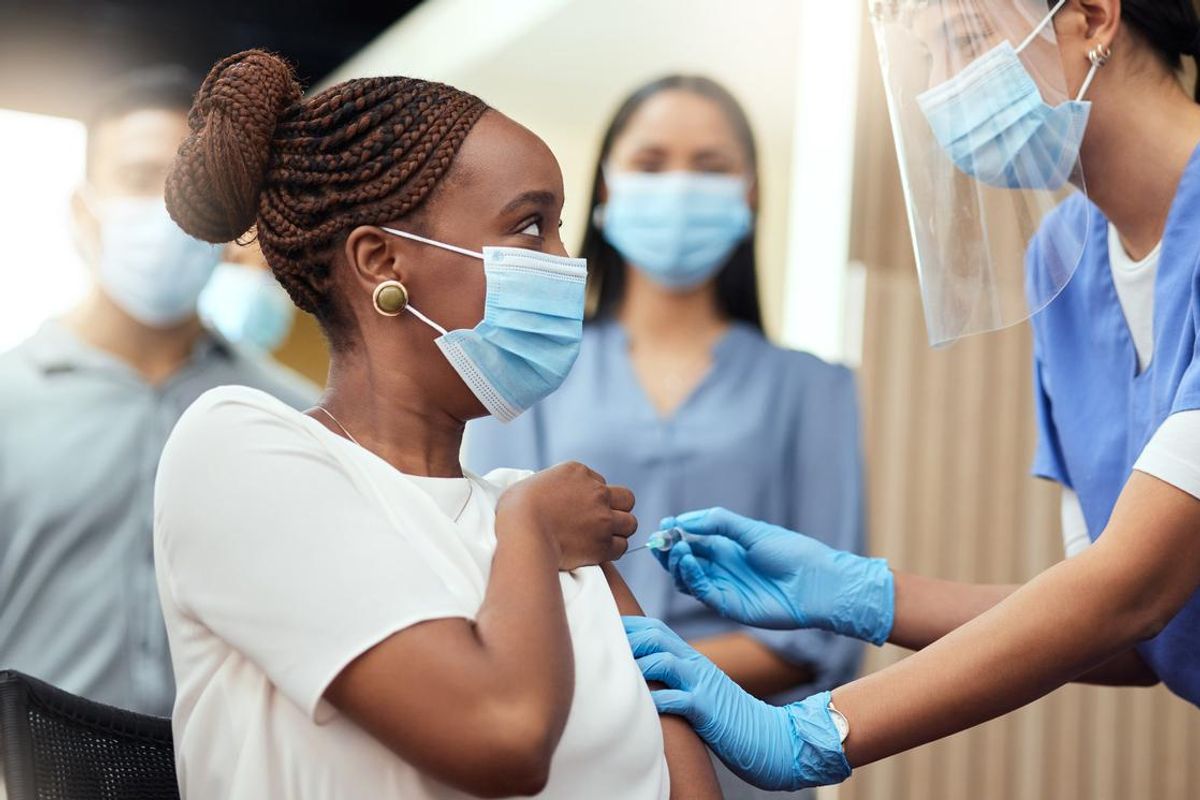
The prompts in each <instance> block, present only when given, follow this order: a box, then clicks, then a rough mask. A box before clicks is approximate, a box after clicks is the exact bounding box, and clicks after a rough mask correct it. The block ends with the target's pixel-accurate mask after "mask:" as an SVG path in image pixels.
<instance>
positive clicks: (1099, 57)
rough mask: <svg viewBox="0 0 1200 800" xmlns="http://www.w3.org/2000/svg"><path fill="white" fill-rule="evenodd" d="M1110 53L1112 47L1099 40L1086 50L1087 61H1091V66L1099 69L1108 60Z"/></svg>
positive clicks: (1110, 56)
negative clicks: (1098, 42)
mask: <svg viewBox="0 0 1200 800" xmlns="http://www.w3.org/2000/svg"><path fill="white" fill-rule="evenodd" d="M1112 54H1113V52H1112V48H1111V47H1109V46H1108V45H1106V44H1105V43H1104V42H1101V43H1100V44H1098V45H1096V46H1095V47H1093V48H1092V49H1091V50H1089V51H1088V61H1090V62H1092V66H1093V67H1095V68H1096V69H1099V68H1100V67H1103V66H1104V65H1105V64H1107V63H1108V62H1109V59H1111V58H1112Z"/></svg>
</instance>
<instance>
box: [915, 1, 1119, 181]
mask: <svg viewBox="0 0 1200 800" xmlns="http://www.w3.org/2000/svg"><path fill="white" fill-rule="evenodd" d="M1065 2H1066V0H1062V1H1061V2H1060V3H1059V4H1058V5H1057V6H1055V7H1054V9H1053V10H1051V12H1050V14H1049V16H1047V17H1046V18H1045V19H1044V20H1043V21H1042V23H1041V24H1040V25H1039V26H1038V27H1037V28H1036V29H1035V30H1034V31H1033V33H1032V34H1030V36H1029V37H1028V38H1027V39H1026V40H1025V41H1024V42H1022V43H1021V45H1020V46H1019V47H1016V48H1014V47H1013V46H1012V44H1011V43H1009V42H1007V41H1005V42H1002V43H1001V44H999V45H997V46H996V47H994V48H992V49H991V50H990V51H988V52H987V53H985V54H984V55H982V56H980V57H979V58H978V59H976V60H975V61H974V62H972V63H971V64H969V65H968V66H967V67H966V68H965V69H963V70H962V71H961V72H959V73H958V74H957V75H955V76H954V77H953V78H951V79H950V80H948V81H946V82H945V83H942V84H940V85H938V86H935V87H934V88H932V89H930V90H928V91H926V92H924V93H922V94H921V95H919V96H918V97H917V102H918V103H919V104H920V106H921V110H922V111H923V112H924V114H925V117H926V119H927V120H928V121H929V125H930V127H931V128H932V129H933V134H934V136H935V137H936V138H937V141H938V144H940V145H941V147H942V149H943V150H945V152H946V154H947V155H948V156H949V157H950V159H951V160H952V161H953V162H954V164H955V165H956V166H957V167H958V168H959V169H960V170H961V171H962V172H964V173H965V174H967V175H969V176H971V177H972V178H975V179H976V180H978V181H980V182H981V183H985V184H987V185H988V186H995V187H999V188H1003V189H1048V190H1051V191H1055V190H1058V189H1061V188H1062V187H1063V186H1064V185H1066V183H1067V181H1068V180H1069V179H1070V177H1071V172H1072V170H1073V169H1074V168H1075V164H1076V162H1077V161H1078V160H1079V149H1080V146H1081V145H1082V143H1083V134H1084V131H1085V130H1086V128H1087V122H1088V116H1089V115H1090V114H1091V110H1092V104H1091V103H1089V102H1084V100H1083V97H1084V95H1085V94H1086V93H1087V90H1088V88H1089V87H1090V86H1091V82H1092V79H1093V78H1094V77H1095V74H1096V69H1097V68H1098V66H1099V64H1097V63H1093V66H1092V70H1091V72H1090V73H1089V74H1088V78H1087V81H1085V82H1084V85H1083V87H1082V89H1080V92H1079V96H1078V97H1077V98H1076V99H1075V100H1072V101H1067V102H1064V103H1062V104H1060V105H1058V106H1051V105H1049V104H1048V103H1046V101H1045V100H1043V99H1042V93H1041V91H1040V90H1039V89H1038V86H1037V84H1036V83H1035V82H1034V80H1033V77H1032V76H1030V74H1029V71H1028V70H1027V69H1026V68H1025V65H1024V64H1023V63H1021V59H1020V57H1019V56H1020V53H1021V51H1023V50H1024V49H1025V48H1026V47H1028V46H1029V45H1030V44H1031V43H1032V42H1033V41H1034V40H1035V39H1036V38H1037V37H1038V36H1039V35H1041V32H1042V31H1043V30H1044V29H1045V27H1046V26H1047V25H1049V24H1050V22H1051V21H1052V20H1053V19H1054V15H1055V14H1057V13H1058V11H1059V9H1061V8H1062V7H1063V5H1064V4H1065Z"/></svg>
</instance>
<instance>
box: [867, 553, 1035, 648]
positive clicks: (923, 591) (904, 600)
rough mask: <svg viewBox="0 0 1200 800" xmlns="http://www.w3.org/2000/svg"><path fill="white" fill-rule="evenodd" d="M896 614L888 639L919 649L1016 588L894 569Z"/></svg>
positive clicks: (973, 616) (973, 617)
mask: <svg viewBox="0 0 1200 800" xmlns="http://www.w3.org/2000/svg"><path fill="white" fill-rule="evenodd" d="M893 577H894V578H895V586H896V617H895V622H894V623H893V625H892V633H891V635H890V636H889V637H888V641H889V642H891V643H892V644H894V645H899V646H900V647H907V648H908V649H909V650H921V649H923V648H925V647H928V646H929V645H931V644H933V643H934V642H936V641H937V640H938V639H941V638H942V637H943V636H945V635H946V634H948V633H950V631H952V630H955V629H956V628H958V627H961V626H962V625H964V624H965V623H967V622H970V621H971V620H973V619H975V618H976V617H978V616H979V615H980V614H982V613H984V612H985V611H988V610H989V609H991V608H993V607H994V606H995V605H996V604H997V603H999V602H1000V601H1002V600H1004V598H1006V597H1008V596H1009V595H1010V594H1012V593H1013V592H1014V591H1016V590H1017V589H1018V588H1020V587H1019V586H1018V585H1017V584H1011V585H991V584H977V583H959V582H956V581H944V580H939V579H937V578H925V577H922V576H920V575H913V574H911V573H906V572H893Z"/></svg>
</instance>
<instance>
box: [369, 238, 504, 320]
mask: <svg viewBox="0 0 1200 800" xmlns="http://www.w3.org/2000/svg"><path fill="white" fill-rule="evenodd" d="M379 229H380V230H383V231H387V232H388V233H390V234H392V235H393V236H399V237H401V238H402V239H412V240H413V241H414V242H420V243H421V244H428V245H432V246H433V247H440V248H442V249H443V250H449V251H450V252H452V253H461V254H462V255H464V256H470V257H471V258H478V259H479V260H480V261H482V260H484V259H483V253H477V252H475V251H474V250H468V249H467V248H465V247H456V246H454V245H452V244H446V243H445V242H439V241H436V240H434V239H426V238H425V237H424V236H418V235H417V234H415V233H409V232H408V231H401V230H396V229H395V228H388V227H385V226H383V225H380V226H379ZM405 310H406V311H411V312H412V315H413V316H414V317H416V318H417V319H419V320H421V322H424V323H425V324H426V325H428V326H429V327H431V328H433V329H434V330H435V331H437V332H438V333H440V334H441V335H442V336H446V335H448V334H447V331H446V329H445V328H443V327H442V326H441V325H438V324H437V323H436V322H434V321H433V320H431V319H430V318H429V317H427V316H425V315H424V314H422V313H421V312H420V311H418V310H417V309H416V308H414V307H413V305H412V304H411V303H409V304H408V305H407V306H405Z"/></svg>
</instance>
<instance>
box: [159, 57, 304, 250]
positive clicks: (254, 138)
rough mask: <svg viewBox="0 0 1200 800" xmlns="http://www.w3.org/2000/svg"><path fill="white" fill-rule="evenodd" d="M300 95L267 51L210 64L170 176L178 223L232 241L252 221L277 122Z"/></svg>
mask: <svg viewBox="0 0 1200 800" xmlns="http://www.w3.org/2000/svg"><path fill="white" fill-rule="evenodd" d="M299 100H300V85H299V84H298V83H296V78H295V76H294V75H293V74H292V68H291V67H290V66H288V64H287V62H285V61H283V60H282V59H281V58H279V57H278V56H274V55H271V54H270V53H266V52H263V51H261V50H247V51H245V52H242V53H238V54H237V55H232V56H229V57H228V58H226V59H223V60H222V61H220V62H218V63H217V65H216V66H214V67H213V68H212V70H211V71H210V72H209V73H208V77H207V78H205V79H204V83H203V85H201V87H200V93H199V94H197V95H196V100H195V103H194V104H193V106H192V110H191V111H190V112H189V114H188V126H189V127H190V128H191V131H192V132H191V135H190V136H188V138H187V140H185V141H184V143H183V146H182V147H180V148H179V157H178V158H177V159H176V160H175V163H174V165H173V168H172V169H171V172H170V175H169V176H168V178H167V207H168V208H169V209H170V210H171V216H172V217H174V218H175V221H176V222H177V223H178V224H179V226H180V227H181V228H183V229H184V230H185V231H187V232H188V233H190V234H191V235H192V236H195V237H196V238H197V239H203V240H204V241H206V242H228V241H232V240H234V239H236V238H238V237H239V236H241V235H242V234H243V233H245V232H246V231H248V230H249V229H250V228H251V227H253V225H254V222H255V220H256V219H257V217H258V203H259V196H260V195H261V193H262V187H263V182H264V180H265V178H266V171H267V164H268V162H269V160H270V156H271V140H272V139H273V138H274V136H275V127H276V125H277V124H278V123H279V120H280V118H281V116H283V115H285V114H287V113H289V112H293V113H294V111H295V108H296V104H297V103H298V102H299Z"/></svg>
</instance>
